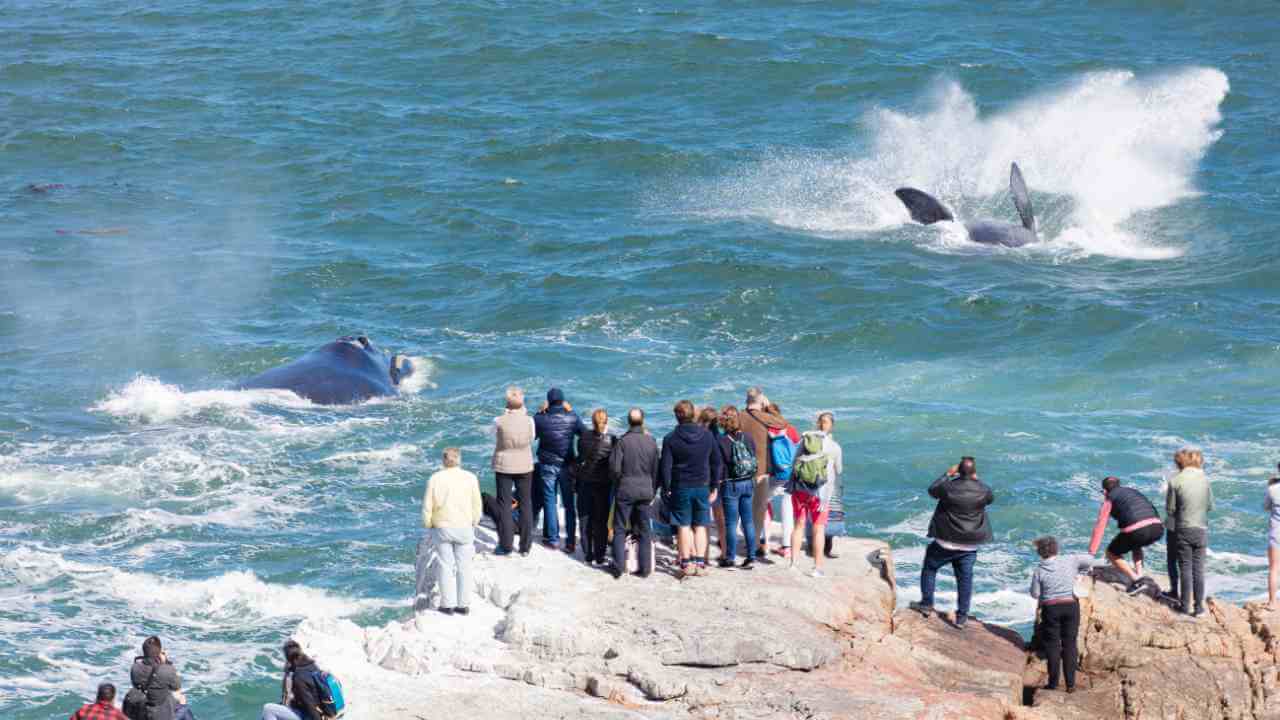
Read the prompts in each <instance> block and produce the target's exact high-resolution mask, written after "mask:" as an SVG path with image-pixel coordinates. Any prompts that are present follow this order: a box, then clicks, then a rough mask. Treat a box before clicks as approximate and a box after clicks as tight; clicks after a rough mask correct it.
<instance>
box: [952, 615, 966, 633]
mask: <svg viewBox="0 0 1280 720" xmlns="http://www.w3.org/2000/svg"><path fill="white" fill-rule="evenodd" d="M968 624H969V616H968V615H956V622H955V625H956V627H958V628H960V629H961V630H963V629H964V628H965V625H968Z"/></svg>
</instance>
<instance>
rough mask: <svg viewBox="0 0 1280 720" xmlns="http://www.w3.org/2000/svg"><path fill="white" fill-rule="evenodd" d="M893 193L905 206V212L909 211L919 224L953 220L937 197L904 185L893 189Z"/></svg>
mask: <svg viewBox="0 0 1280 720" xmlns="http://www.w3.org/2000/svg"><path fill="white" fill-rule="evenodd" d="M893 194H894V195H897V196H898V199H899V200H901V201H902V204H903V205H906V206H907V212H909V213H911V219H912V220H915V221H916V222H918V223H920V224H921V225H932V224H934V223H936V222H940V221H943V220H955V216H954V215H952V214H951V211H950V210H948V209H947V208H946V207H945V206H944V205H943V204H942V203H940V202H938V199H937V198H935V197H934V196H932V195H930V194H929V193H927V192H924V191H923V190H917V189H915V188H910V187H904V188H898V189H897V190H894V191H893Z"/></svg>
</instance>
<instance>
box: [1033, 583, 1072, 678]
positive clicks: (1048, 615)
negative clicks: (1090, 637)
mask: <svg viewBox="0 0 1280 720" xmlns="http://www.w3.org/2000/svg"><path fill="white" fill-rule="evenodd" d="M1040 632H1041V636H1042V637H1043V638H1044V657H1045V660H1047V661H1048V662H1049V682H1048V686H1049V687H1058V669H1059V668H1061V669H1062V673H1063V674H1065V675H1066V676H1067V687H1075V686H1076V664H1077V663H1079V662H1080V649H1079V648H1077V647H1076V636H1077V635H1079V634H1080V603H1079V602H1071V603H1063V604H1061V605H1044V606H1042V607H1041V608H1040Z"/></svg>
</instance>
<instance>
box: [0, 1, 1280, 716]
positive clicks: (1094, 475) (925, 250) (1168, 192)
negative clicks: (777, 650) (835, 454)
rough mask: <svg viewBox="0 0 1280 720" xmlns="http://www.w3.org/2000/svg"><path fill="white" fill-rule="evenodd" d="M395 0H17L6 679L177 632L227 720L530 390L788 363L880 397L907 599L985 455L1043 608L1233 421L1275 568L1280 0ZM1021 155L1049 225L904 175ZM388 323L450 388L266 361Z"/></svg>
mask: <svg viewBox="0 0 1280 720" xmlns="http://www.w3.org/2000/svg"><path fill="white" fill-rule="evenodd" d="M357 6H358V9H353V8H352V6H351V4H348V3H336V2H283V1H277V2H264V1H262V0H241V1H234V0H232V1H228V2H218V3H195V2H187V1H183V0H179V1H176V2H167V3H159V4H156V3H136V2H123V3H107V2H95V1H92V0H91V1H89V2H76V3H64V4H56V5H50V4H46V3H33V2H26V1H25V0H18V1H16V2H9V3H5V4H3V5H0V715H2V716H4V717H7V718H16V719H18V720H34V719H36V718H48V717H53V716H66V715H68V714H70V712H71V711H72V710H73V709H74V708H75V707H76V706H77V705H78V704H79V703H80V702H81V701H82V699H83V698H86V697H87V696H88V695H90V694H91V693H92V692H93V688H94V687H95V686H96V684H97V682H98V681H99V680H102V679H113V680H115V681H116V682H117V684H121V685H123V684H124V682H125V673H126V669H127V665H128V662H129V660H130V658H131V657H132V656H133V655H134V654H135V653H136V649H137V646H138V645H139V643H140V642H141V640H142V639H143V638H144V637H145V636H146V635H148V634H151V633H158V634H160V635H161V636H162V637H163V638H165V640H166V643H167V644H168V646H169V647H170V653H171V655H172V656H173V657H174V658H175V660H177V662H178V664H179V666H180V669H181V671H182V673H183V675H184V677H185V679H186V682H187V684H188V685H189V687H190V697H191V700H192V703H193V706H194V708H195V710H196V712H197V714H198V715H199V716H200V717H202V718H229V717H256V713H257V709H258V707H259V706H260V705H261V703H263V702H267V701H271V700H273V699H275V697H276V696H277V694H278V678H277V673H278V657H277V655H276V648H278V646H279V644H280V642H281V640H282V639H283V638H285V637H286V636H287V635H288V634H289V633H290V632H291V630H292V629H293V628H294V627H295V626H296V625H297V624H298V622H299V621H300V620H302V619H304V618H306V617H308V616H312V617H314V616H340V617H347V618H351V619H354V620H355V621H357V622H358V623H361V624H367V625H373V624H381V623H384V622H387V621H388V620H390V619H392V618H395V617H399V616H402V615H404V614H405V613H407V612H408V604H407V602H408V597H409V595H410V593H411V586H412V553H413V547H414V540H415V538H416V536H417V532H418V529H417V526H416V525H417V523H418V521H419V515H418V503H419V502H420V496H421V492H422V488H423V484H424V481H425V478H426V475H427V474H428V473H429V472H430V471H431V470H432V469H433V468H435V467H436V465H437V460H436V458H437V457H438V455H439V452H440V450H441V449H442V448H443V447H444V446H445V445H447V444H459V445H461V446H462V447H463V449H464V453H465V458H464V460H465V463H466V464H467V465H468V466H469V467H471V468H472V469H474V470H477V471H483V470H484V469H485V468H487V466H488V461H489V450H490V448H491V442H492V441H491V438H490V436H489V435H488V431H487V428H488V425H489V423H490V422H491V419H492V418H493V417H494V415H495V414H497V412H498V411H499V410H500V407H501V404H502V392H503V388H504V387H505V386H506V385H508V384H509V383H516V384H519V385H522V386H524V387H525V388H527V389H528V390H529V392H530V395H533V396H537V395H540V394H541V393H542V392H544V391H545V390H546V388H547V387H549V386H551V385H553V384H554V385H558V386H560V387H563V388H564V389H565V391H566V393H567V394H568V396H569V399H570V401H571V402H572V403H573V404H574V405H575V406H576V407H578V408H579V409H590V408H594V407H604V408H606V409H608V410H609V411H610V413H611V414H613V415H614V416H619V415H621V414H622V413H623V412H624V411H625V410H626V409H627V407H629V406H630V405H633V404H635V405H639V406H641V407H643V408H645V409H646V410H647V411H649V412H650V414H651V417H652V418H653V419H654V427H655V429H656V430H659V431H665V430H667V429H668V428H669V427H670V425H671V422H672V421H671V419H670V413H669V408H670V407H671V404H672V403H673V402H674V401H675V400H676V399H679V398H682V397H687V398H690V399H692V400H694V401H696V402H698V403H700V404H701V403H705V402H714V403H716V404H722V403H725V402H741V399H742V396H743V394H744V390H745V389H746V387H747V386H749V385H761V386H763V387H764V388H765V389H766V391H767V392H768V394H769V395H770V397H771V398H772V399H773V400H775V401H777V402H778V403H779V404H780V405H781V406H782V408H783V411H784V412H785V414H787V415H788V416H789V417H790V418H791V419H792V420H793V421H794V422H795V423H796V424H797V425H799V426H801V427H806V426H808V425H809V423H810V422H811V421H812V418H813V416H814V415H815V414H816V413H817V412H818V411H820V410H832V411H834V412H835V414H836V416H837V430H836V435H837V438H838V440H839V441H840V442H841V443H842V445H843V447H844V456H845V463H846V464H845V467H846V472H847V474H846V477H845V479H844V500H845V504H846V509H847V511H848V514H849V526H850V531H851V532H853V533H855V534H858V535H866V536H874V537H880V538H884V539H886V540H888V541H889V542H891V543H892V544H893V546H894V547H895V549H896V557H897V561H898V572H899V575H900V580H901V581H902V583H903V585H904V593H905V595H904V597H903V598H902V599H903V601H905V600H907V599H914V597H915V595H914V592H915V586H916V580H915V576H916V574H917V573H918V570H919V562H920V560H921V557H922V555H923V548H924V543H925V540H924V537H923V534H924V532H925V529H926V526H927V521H928V517H929V513H930V511H931V509H932V503H931V502H930V501H929V499H928V497H927V496H926V494H925V492H924V490H925V488H926V486H927V485H928V483H929V481H930V480H932V478H933V477H934V476H935V475H936V474H937V473H938V472H939V471H941V470H942V469H943V468H945V467H946V466H947V465H949V464H951V463H952V462H954V461H955V460H956V458H958V456H960V455H961V454H972V455H976V456H977V457H978V463H979V469H980V472H981V474H982V475H983V476H984V478H985V479H986V480H987V481H988V482H989V483H990V484H991V485H992V486H993V487H994V488H995V491H996V494H997V504H996V505H995V506H994V507H993V508H992V513H993V515H992V517H993V524H994V527H995V532H996V542H995V543H994V544H993V545H992V546H990V547H989V548H988V549H986V550H984V552H983V553H982V556H981V559H980V561H979V565H978V583H977V598H976V607H975V613H976V614H977V615H978V616H979V617H980V618H982V619H984V620H991V621H996V622H1003V623H1008V624H1011V625H1014V626H1017V627H1019V628H1022V629H1025V628H1026V626H1027V623H1028V621H1029V620H1030V618H1031V616H1032V612H1033V604H1032V601H1031V599H1030V598H1029V597H1028V596H1026V594H1025V589H1026V585H1027V578H1028V571H1029V568H1030V566H1031V565H1032V557H1031V550H1030V548H1029V546H1028V544H1027V543H1028V541H1029V540H1030V539H1032V538H1033V537H1036V536H1038V535H1040V534H1042V533H1046V532H1050V533H1055V534H1057V535H1058V536H1059V537H1060V538H1061V539H1062V540H1063V542H1064V544H1065V545H1066V546H1067V548H1068V549H1071V550H1079V549H1083V547H1084V546H1085V545H1086V544H1087V540H1088V531H1089V528H1090V525H1091V522H1092V519H1093V517H1094V515H1095V512H1096V509H1097V504H1098V502H1099V492H1098V482H1099V480H1100V479H1101V478H1102V477H1103V476H1104V475H1106V474H1115V475H1119V476H1121V477H1123V478H1125V480H1126V481H1128V482H1129V483H1132V484H1134V485H1136V486H1138V487H1139V488H1141V489H1143V490H1144V491H1146V492H1148V493H1150V494H1151V495H1152V496H1153V497H1154V496H1158V495H1159V493H1160V488H1161V484H1162V482H1163V481H1164V479H1165V478H1166V477H1167V476H1169V475H1171V474H1172V471H1173V468H1172V463H1171V454H1172V452H1173V451H1174V450H1175V449H1177V448H1178V447H1180V446H1182V445H1184V444H1193V445H1196V446H1199V447H1201V448H1203V449H1204V451H1205V455H1206V458H1207V470H1208V472H1209V474H1210V476H1211V477H1212V479H1213V482H1214V490H1215V493H1216V497H1217V501H1218V509H1217V511H1216V512H1215V513H1214V515H1213V524H1214V527H1213V529H1212V531H1211V535H1210V546H1211V548H1212V549H1211V552H1210V555H1209V563H1208V572H1209V591H1210V593H1211V594H1213V595H1217V596H1219V597H1224V598H1227V599H1230V600H1233V601H1241V600H1246V599H1250V598H1257V597H1259V596H1260V595H1261V594H1262V593H1263V592H1264V590H1265V572H1266V560H1265V550H1266V545H1265V543H1266V538H1265V533H1266V519H1265V517H1264V515H1263V513H1262V510H1261V502H1262V495H1263V489H1264V485H1265V481H1266V479H1267V478H1268V477H1269V476H1270V474H1271V469H1272V468H1273V467H1274V466H1275V463H1276V461H1277V460H1278V459H1280V447H1278V445H1277V439H1278V438H1280V430H1278V429H1277V422H1276V420H1277V417H1278V416H1277V410H1276V407H1277V406H1276V402H1277V395H1276V392H1275V386H1276V380H1277V373H1278V372H1280V330H1278V325H1277V319H1278V318H1280V245H1278V244H1277V232H1276V229H1277V226H1278V225H1280V202H1278V201H1280V195H1278V191H1277V184H1278V183H1280V134H1277V131H1276V124H1275V117H1276V116H1277V115H1278V114H1280V97H1278V94H1277V92H1276V84H1275V78H1276V77H1277V75H1280V62H1278V58H1280V40H1277V38H1280V13H1277V12H1276V8H1275V5H1274V4H1273V3H1271V2H1238V3H1229V4H1225V5H1214V4H1205V3H1201V4H1197V3H1184V2H1174V1H1172V0H1166V1H1164V2H1102V3H1098V2H1093V3H1085V2H1030V3H1000V4H997V5H996V6H990V5H987V4H978V3H962V2H949V1H934V2H918V3H910V4H906V3H883V4H853V3H793V2H752V3H730V2H696V3H679V2H671V3H665V4H664V3H658V4H653V3H635V2H628V3H606V2H598V1H596V0H585V1H583V2H574V3H562V2H551V3H506V2H492V1H486V2H480V1H476V0H468V1H465V2H449V3H439V2H428V3H409V2H399V1H390V2H374V3H363V4H357ZM1013 161H1017V162H1018V163H1019V164H1020V166H1021V168H1022V170H1023V172H1024V174H1025V176H1026V179H1027V182H1028V184H1029V185H1030V187H1031V195H1032V199H1033V202H1034V204H1035V206H1036V211H1037V216H1038V219H1039V224H1040V229H1041V236H1042V238H1043V240H1044V242H1042V243H1041V244H1038V245H1034V246H1030V247H1026V248H1023V249H1017V250H1010V249H1004V248H991V247H982V246H975V245H973V244H970V243H968V242H967V241H966V240H965V237H964V234H963V232H962V231H960V230H958V229H957V228H956V227H955V226H954V225H951V226H947V225H945V224H944V225H937V226H932V227H922V226H919V225H916V224H913V223H911V222H910V221H909V218H908V216H907V214H906V212H905V210H904V209H903V208H902V207H901V205H900V204H899V203H898V201H897V199H896V198H895V197H894V196H893V194H892V191H893V190H894V189H895V188H896V187H899V186H902V185H914V186H916V187H919V188H922V189H925V190H928V191H929V192H932V193H934V194H936V195H938V196H939V197H940V198H941V199H942V200H943V201H945V202H946V203H947V204H948V205H950V206H951V207H952V208H953V209H954V210H955V212H956V214H957V216H959V217H960V218H962V219H978V218H983V217H994V218H999V219H1004V220H1009V221H1013V220H1014V219H1015V215H1014V209H1013V206H1012V204H1011V202H1010V200H1009V195H1008V192H1007V173H1008V167H1009V163H1010V162H1013ZM33 186H34V187H33ZM349 333H367V334H369V335H370V336H371V337H373V338H374V340H375V341H376V342H378V343H379V344H381V345H383V346H385V347H388V348H390V349H393V350H396V351H400V352H405V353H407V354H409V355H412V356H414V357H416V358H418V364H419V366H420V368H421V370H422V371H421V372H420V373H419V374H418V375H417V376H416V379H415V385H414V387H413V388H411V390H410V392H408V393H406V395H405V396H403V397H401V398H397V399H393V400H384V401H377V402H373V403H369V404H366V405H361V406H356V407H319V406H313V405H311V404H310V403H308V402H306V401H303V400H300V399H298V398H297V397H295V396H292V395H289V394H288V393H280V392H271V391H244V392H242V391H235V390H233V389H231V388H232V387H233V386H234V385H235V383H236V381H237V380H238V379H241V378H243V377H246V376H248V375H252V374H254V373H256V372H259V371H262V370H265V369H267V368H270V367H273V366H275V365H277V364H280V363H282V362H284V361H286V360H288V359H290V358H293V357H296V356H298V355H300V354H302V353H304V352H306V351H307V350H309V349H311V348H312V347H315V346H317V345H319V344H321V343H323V342H326V341H328V340H331V339H333V338H334V337H336V336H338V335H344V334H349ZM482 477H483V479H484V482H485V483H486V484H489V483H491V482H492V478H491V476H490V475H489V474H488V473H487V472H482ZM300 558H305V562H301V561H300ZM1163 568H1164V556H1163V548H1162V546H1160V547H1159V549H1157V551H1156V552H1155V553H1153V557H1152V569H1153V570H1154V571H1156V572H1162V571H1163ZM744 581H745V580H744ZM943 589H944V590H953V589H954V585H953V584H951V583H950V581H949V580H946V581H944V583H943ZM952 597H953V594H946V593H944V598H946V601H947V602H950V598H952Z"/></svg>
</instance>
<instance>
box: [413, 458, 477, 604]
mask: <svg viewBox="0 0 1280 720" xmlns="http://www.w3.org/2000/svg"><path fill="white" fill-rule="evenodd" d="M443 462H444V469H443V470H440V471H438V472H436V473H434V474H433V475H432V476H431V478H430V479H428V480H427V492H426V494H425V495H424V496H423V499H422V526H423V527H424V528H427V533H428V535H430V538H431V540H432V541H433V542H434V544H435V546H434V549H435V552H436V556H437V558H438V559H439V563H440V574H439V582H440V612H442V613H444V614H446V615H453V614H458V615H466V614H467V613H468V612H470V598H471V558H472V556H473V555H475V543H476V534H475V531H476V526H477V525H479V524H480V518H481V517H483V515H484V510H483V508H484V501H483V500H482V499H481V498H480V481H479V480H478V479H476V476H475V475H474V474H472V473H470V472H467V471H466V470H463V469H462V467H461V466H462V451H461V450H459V449H458V448H456V447H451V448H445V449H444V456H443ZM420 550H422V548H420ZM424 564H425V563H422V562H419V566H422V565H424ZM426 584H427V582H426V581H425V579H424V578H423V577H419V579H418V585H419V587H418V594H419V595H420V596H421V595H424V594H426V593H428V592H429V588H427V587H423V586H424V585H426Z"/></svg>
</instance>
